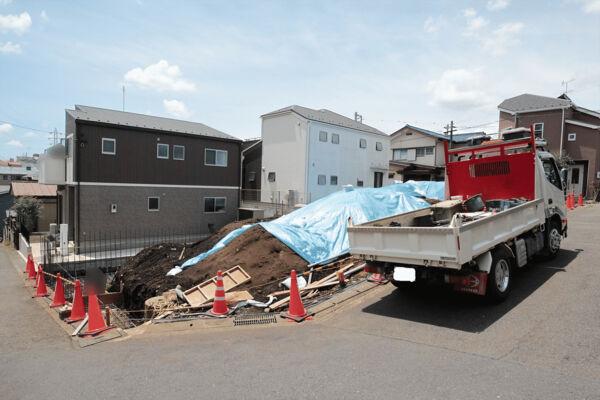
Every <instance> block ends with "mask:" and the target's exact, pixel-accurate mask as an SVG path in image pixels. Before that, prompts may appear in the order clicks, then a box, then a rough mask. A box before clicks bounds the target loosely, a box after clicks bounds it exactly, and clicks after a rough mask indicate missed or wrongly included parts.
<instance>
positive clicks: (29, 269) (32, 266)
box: [25, 254, 36, 280]
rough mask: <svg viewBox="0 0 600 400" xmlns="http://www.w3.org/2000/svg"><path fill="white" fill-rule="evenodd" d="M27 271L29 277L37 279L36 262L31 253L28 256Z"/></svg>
mask: <svg viewBox="0 0 600 400" xmlns="http://www.w3.org/2000/svg"><path fill="white" fill-rule="evenodd" d="M25 271H26V272H27V279H30V280H35V278H36V274H35V264H33V257H31V254H30V255H28V256H27V265H26V266H25Z"/></svg>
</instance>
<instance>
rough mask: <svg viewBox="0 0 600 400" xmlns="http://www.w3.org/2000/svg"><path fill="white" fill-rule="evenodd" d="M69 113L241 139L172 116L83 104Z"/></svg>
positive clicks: (96, 119) (84, 118) (83, 118)
mask: <svg viewBox="0 0 600 400" xmlns="http://www.w3.org/2000/svg"><path fill="white" fill-rule="evenodd" d="M67 113H69V114H70V115H71V116H73V118H75V119H78V120H81V121H93V122H101V123H106V124H114V125H122V126H133V127H136V128H147V129H155V130H159V131H164V132H176V133H187V134H190V135H198V136H208V137H215V138H220V139H229V140H240V139H238V138H236V137H234V136H231V135H228V134H226V133H224V132H221V131H219V130H216V129H214V128H211V127H210V126H206V125H204V124H201V123H199V122H190V121H181V120H178V119H172V118H163V117H155V116H153V115H145V114H136V113H131V112H123V111H117V110H110V109H106V108H98V107H90V106H83V105H75V109H74V110H67Z"/></svg>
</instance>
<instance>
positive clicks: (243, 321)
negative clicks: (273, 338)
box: [233, 314, 277, 326]
mask: <svg viewBox="0 0 600 400" xmlns="http://www.w3.org/2000/svg"><path fill="white" fill-rule="evenodd" d="M276 323H277V316H276V315H275V314H248V315H236V316H235V317H234V318H233V326H242V325H266V324H276Z"/></svg>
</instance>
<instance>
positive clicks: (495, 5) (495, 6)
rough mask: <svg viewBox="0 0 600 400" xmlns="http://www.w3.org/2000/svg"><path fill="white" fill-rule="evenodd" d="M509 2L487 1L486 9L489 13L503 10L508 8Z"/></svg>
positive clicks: (506, 0)
mask: <svg viewBox="0 0 600 400" xmlns="http://www.w3.org/2000/svg"><path fill="white" fill-rule="evenodd" d="M509 3H510V0H489V1H488V2H487V8H488V10H490V11H498V10H503V9H505V8H506V7H508V4H509Z"/></svg>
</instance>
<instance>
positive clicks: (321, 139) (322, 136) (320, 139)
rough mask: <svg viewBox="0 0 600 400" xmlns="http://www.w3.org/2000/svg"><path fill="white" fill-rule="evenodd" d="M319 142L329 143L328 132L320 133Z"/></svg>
mask: <svg viewBox="0 0 600 400" xmlns="http://www.w3.org/2000/svg"><path fill="white" fill-rule="evenodd" d="M319 141H320V142H326V141H327V132H325V131H320V132H319Z"/></svg>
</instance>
